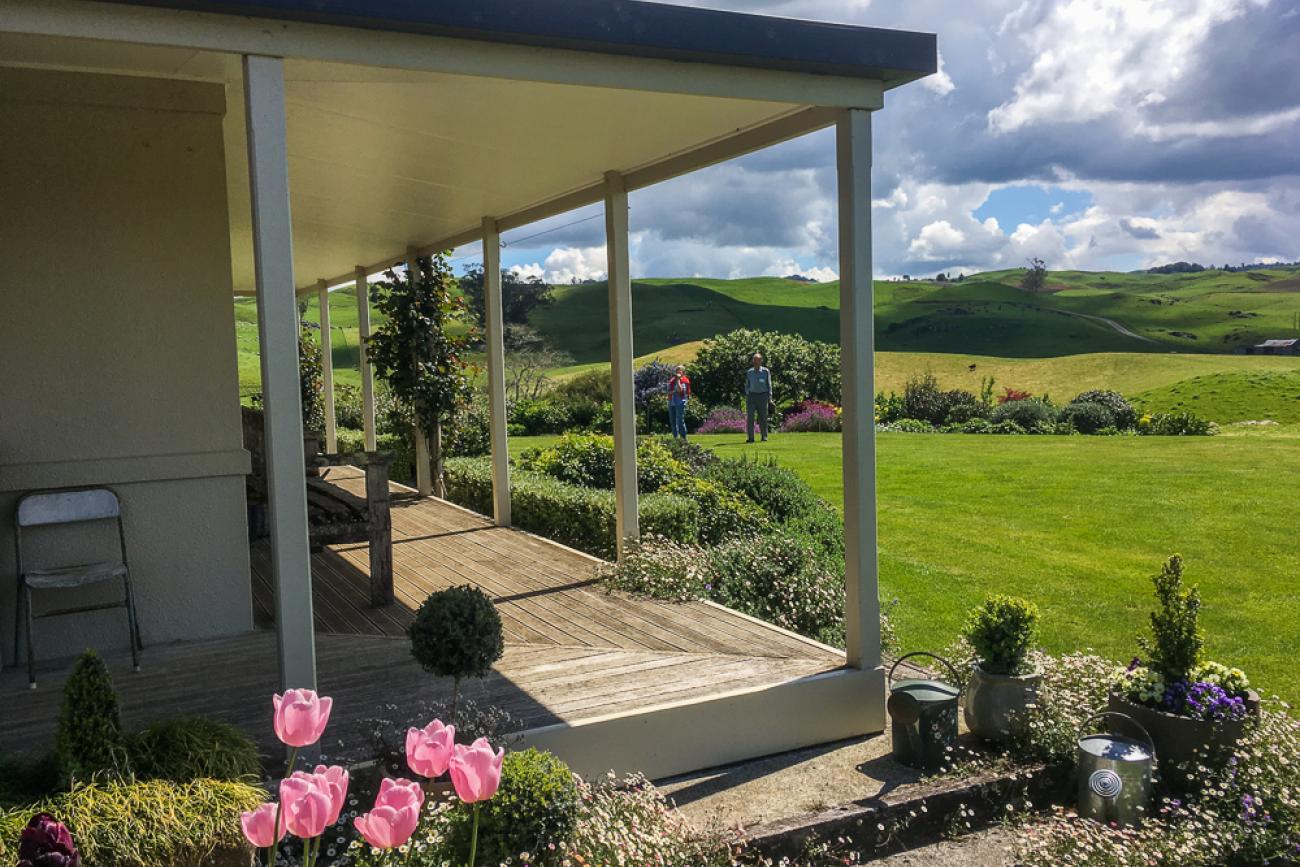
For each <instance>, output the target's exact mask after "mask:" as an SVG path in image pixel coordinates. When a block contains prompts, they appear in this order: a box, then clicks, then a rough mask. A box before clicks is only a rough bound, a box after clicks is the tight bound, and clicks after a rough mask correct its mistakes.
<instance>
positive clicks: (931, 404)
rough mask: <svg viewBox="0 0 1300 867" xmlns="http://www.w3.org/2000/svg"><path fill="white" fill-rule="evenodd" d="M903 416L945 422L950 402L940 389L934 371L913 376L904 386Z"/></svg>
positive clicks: (933, 422) (936, 422) (933, 423)
mask: <svg viewBox="0 0 1300 867" xmlns="http://www.w3.org/2000/svg"><path fill="white" fill-rule="evenodd" d="M902 412H903V418H910V419H916V420H917V421H924V422H929V423H930V424H932V425H936V424H943V421H944V419H946V418H947V417H948V402H947V399H946V398H945V397H944V393H943V392H942V391H940V390H939V380H938V379H937V378H936V377H935V375H934V374H933V373H929V372H927V373H923V374H920V375H919V376H913V377H912V378H911V379H909V380H908V381H907V384H906V385H905V386H904V387H903V406H902Z"/></svg>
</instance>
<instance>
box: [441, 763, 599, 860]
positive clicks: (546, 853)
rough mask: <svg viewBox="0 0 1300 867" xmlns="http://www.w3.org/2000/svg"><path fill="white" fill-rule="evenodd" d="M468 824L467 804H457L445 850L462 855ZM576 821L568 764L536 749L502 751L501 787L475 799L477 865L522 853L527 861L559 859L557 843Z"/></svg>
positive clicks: (574, 788)
mask: <svg viewBox="0 0 1300 867" xmlns="http://www.w3.org/2000/svg"><path fill="white" fill-rule="evenodd" d="M472 824H473V812H472V808H471V806H470V805H469V804H463V803H457V804H456V806H455V807H454V808H453V815H452V820H451V822H450V824H449V827H448V829H447V834H446V838H445V839H446V846H447V848H446V851H447V852H448V853H449V854H452V855H458V856H460V857H461V858H464V856H465V853H467V852H468V851H469V841H470V833H471V830H472ZM577 824H578V787H577V784H576V783H575V782H574V780H573V772H572V771H570V770H569V766H568V765H566V764H565V763H564V762H562V761H560V760H559V759H557V758H556V757H555V756H553V755H552V754H550V753H547V752H542V751H540V750H535V749H528V750H521V751H519V752H508V753H506V757H505V761H504V762H502V765H501V787H500V788H499V789H497V793H496V794H495V795H493V796H492V798H491V799H489V800H487V801H481V802H479V830H478V863H479V864H500V863H502V862H506V861H508V860H509V859H512V858H515V859H517V858H519V856H520V854H521V853H523V852H527V853H529V854H530V855H531V856H532V857H531V859H530V860H529V861H528V863H529V864H538V865H550V864H556V863H559V861H560V859H561V857H562V851H561V850H562V848H563V847H562V846H561V844H562V843H564V842H567V841H568V840H569V839H570V837H571V836H572V835H573V830H574V828H575V827H577ZM550 844H554V846H555V848H554V849H552V848H551V847H550Z"/></svg>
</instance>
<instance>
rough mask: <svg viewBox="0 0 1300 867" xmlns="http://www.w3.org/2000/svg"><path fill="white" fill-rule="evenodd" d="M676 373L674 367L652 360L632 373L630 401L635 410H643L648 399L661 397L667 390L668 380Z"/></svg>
mask: <svg viewBox="0 0 1300 867" xmlns="http://www.w3.org/2000/svg"><path fill="white" fill-rule="evenodd" d="M674 373H676V366H675V365H672V364H668V363H667V362H665V361H660V360H659V359H657V358H656V359H653V360H652V361H648V362H646V363H645V364H643V365H641V366H640V367H638V368H637V369H636V370H634V371H632V401H633V403H634V404H635V405H636V408H637V409H642V410H643V409H645V408H646V404H647V403H649V401H650V398H651V397H654V396H658V395H663V394H665V393H666V392H667V390H668V380H670V379H672V378H673V374H674Z"/></svg>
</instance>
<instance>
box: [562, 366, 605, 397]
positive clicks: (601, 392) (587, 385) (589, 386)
mask: <svg viewBox="0 0 1300 867" xmlns="http://www.w3.org/2000/svg"><path fill="white" fill-rule="evenodd" d="M550 396H551V397H552V398H553V399H554V400H557V401H560V402H561V403H566V404H575V403H579V402H582V401H594V402H595V403H597V404H601V403H610V402H611V401H613V400H614V385H613V382H612V381H611V380H610V378H609V369H608V368H598V369H595V370H588V371H587V372H585V373H580V374H578V375H577V376H573V377H570V378H568V379H566V380H564V381H562V382H561V383H560V384H559V385H557V386H555V388H553V389H551V391H550Z"/></svg>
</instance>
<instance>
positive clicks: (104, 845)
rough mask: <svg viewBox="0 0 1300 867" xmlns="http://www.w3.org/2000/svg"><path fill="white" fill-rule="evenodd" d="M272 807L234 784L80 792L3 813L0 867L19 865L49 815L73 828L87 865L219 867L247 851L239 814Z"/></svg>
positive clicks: (108, 785) (101, 786) (85, 788)
mask: <svg viewBox="0 0 1300 867" xmlns="http://www.w3.org/2000/svg"><path fill="white" fill-rule="evenodd" d="M265 799H266V793H265V792H264V791H263V790H262V789H260V788H258V787H256V786H253V785H251V784H249V783H245V782H239V781H234V780H194V781H193V782H189V783H172V782H168V781H166V780H149V781H147V782H131V783H127V782H110V781H102V782H93V783H87V784H85V785H78V786H76V787H74V788H73V789H72V791H70V792H65V793H62V794H59V795H54V796H52V797H50V798H48V799H46V800H43V801H39V802H37V803H34V804H25V805H21V806H16V807H12V808H9V809H5V810H0V863H3V864H13V863H14V862H15V860H16V858H17V849H16V848H14V847H15V846H16V844H17V842H18V835H19V832H20V831H21V830H22V828H23V826H24V825H26V824H27V821H28V820H29V819H30V818H31V817H32V815H33V814H35V813H39V812H47V813H50V814H51V815H53V816H55V817H57V818H58V819H59V820H60V821H61V822H63V823H64V824H65V825H67V826H68V829H69V830H70V831H71V832H72V837H73V839H74V840H75V841H76V843H77V848H78V849H80V850H81V856H82V861H83V863H85V864H87V865H90V864H93V865H95V867H160V865H167V867H200V865H207V864H214V863H218V862H217V861H215V860H213V859H214V856H215V857H217V858H219V857H220V853H222V852H234V851H239V850H242V849H243V847H245V846H246V843H245V841H244V837H243V834H242V833H241V832H240V827H239V814H240V813H241V812H243V811H245V810H252V809H254V808H255V807H257V805H259V804H261V803H262V802H263V801H264V800H265ZM245 858H247V856H245Z"/></svg>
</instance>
